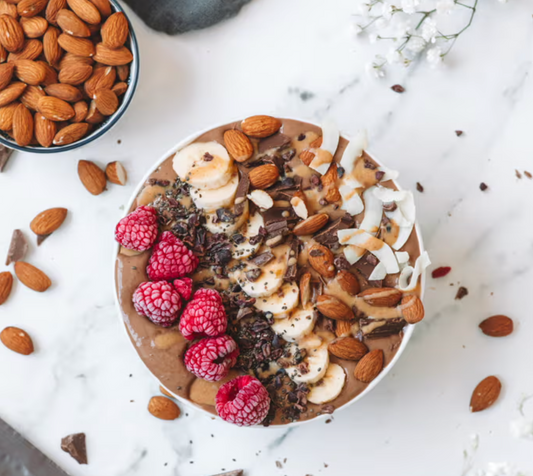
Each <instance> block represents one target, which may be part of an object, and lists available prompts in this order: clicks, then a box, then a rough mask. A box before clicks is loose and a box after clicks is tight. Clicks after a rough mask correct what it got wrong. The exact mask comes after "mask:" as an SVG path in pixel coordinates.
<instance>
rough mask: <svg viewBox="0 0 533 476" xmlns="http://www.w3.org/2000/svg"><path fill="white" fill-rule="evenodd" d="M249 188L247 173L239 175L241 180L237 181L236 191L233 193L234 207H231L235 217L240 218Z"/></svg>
mask: <svg viewBox="0 0 533 476" xmlns="http://www.w3.org/2000/svg"><path fill="white" fill-rule="evenodd" d="M249 188H250V178H249V177H248V174H247V173H241V178H240V180H239V185H238V186H237V191H236V192H235V206H234V207H233V209H234V211H235V216H241V215H242V214H243V212H244V207H245V206H246V201H247V198H246V196H247V195H248V190H249Z"/></svg>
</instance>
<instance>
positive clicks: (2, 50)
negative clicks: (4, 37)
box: [0, 43, 7, 63]
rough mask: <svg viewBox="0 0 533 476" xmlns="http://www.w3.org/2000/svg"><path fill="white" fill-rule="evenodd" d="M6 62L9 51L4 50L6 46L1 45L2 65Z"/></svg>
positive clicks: (0, 59)
mask: <svg viewBox="0 0 533 476" xmlns="http://www.w3.org/2000/svg"><path fill="white" fill-rule="evenodd" d="M5 60H7V51H6V49H5V48H4V45H2V43H0V63H3V62H4V61H5Z"/></svg>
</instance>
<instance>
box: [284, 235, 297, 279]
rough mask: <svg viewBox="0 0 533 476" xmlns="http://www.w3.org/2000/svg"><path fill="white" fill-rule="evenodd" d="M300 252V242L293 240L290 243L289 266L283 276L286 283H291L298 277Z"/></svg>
mask: <svg viewBox="0 0 533 476" xmlns="http://www.w3.org/2000/svg"><path fill="white" fill-rule="evenodd" d="M299 250H300V240H298V239H296V238H293V240H292V241H291V243H290V249H289V266H288V267H287V271H285V276H284V277H283V279H284V280H285V281H288V282H293V281H295V280H296V276H297V275H298V252H299Z"/></svg>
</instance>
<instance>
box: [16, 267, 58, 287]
mask: <svg viewBox="0 0 533 476" xmlns="http://www.w3.org/2000/svg"><path fill="white" fill-rule="evenodd" d="M15 274H16V275H17V278H19V281H20V282H21V283H22V284H24V286H26V287H28V288H30V289H33V290H34V291H37V292H39V293H42V292H44V291H46V290H47V289H48V288H49V287H50V286H51V285H52V281H50V278H49V277H48V276H46V274H44V273H43V272H42V271H41V270H40V269H38V268H36V267H35V266H33V265H31V264H29V263H26V262H24V261H17V262H16V263H15Z"/></svg>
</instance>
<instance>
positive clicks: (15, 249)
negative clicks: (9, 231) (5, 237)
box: [6, 230, 28, 266]
mask: <svg viewBox="0 0 533 476" xmlns="http://www.w3.org/2000/svg"><path fill="white" fill-rule="evenodd" d="M27 252H28V241H27V240H26V237H25V236H24V233H22V231H21V230H14V231H13V236H12V238H11V244H10V245H9V250H8V252H7V259H6V266H8V265H10V264H11V263H15V262H16V261H22V260H24V257H25V256H26V253H27Z"/></svg>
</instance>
